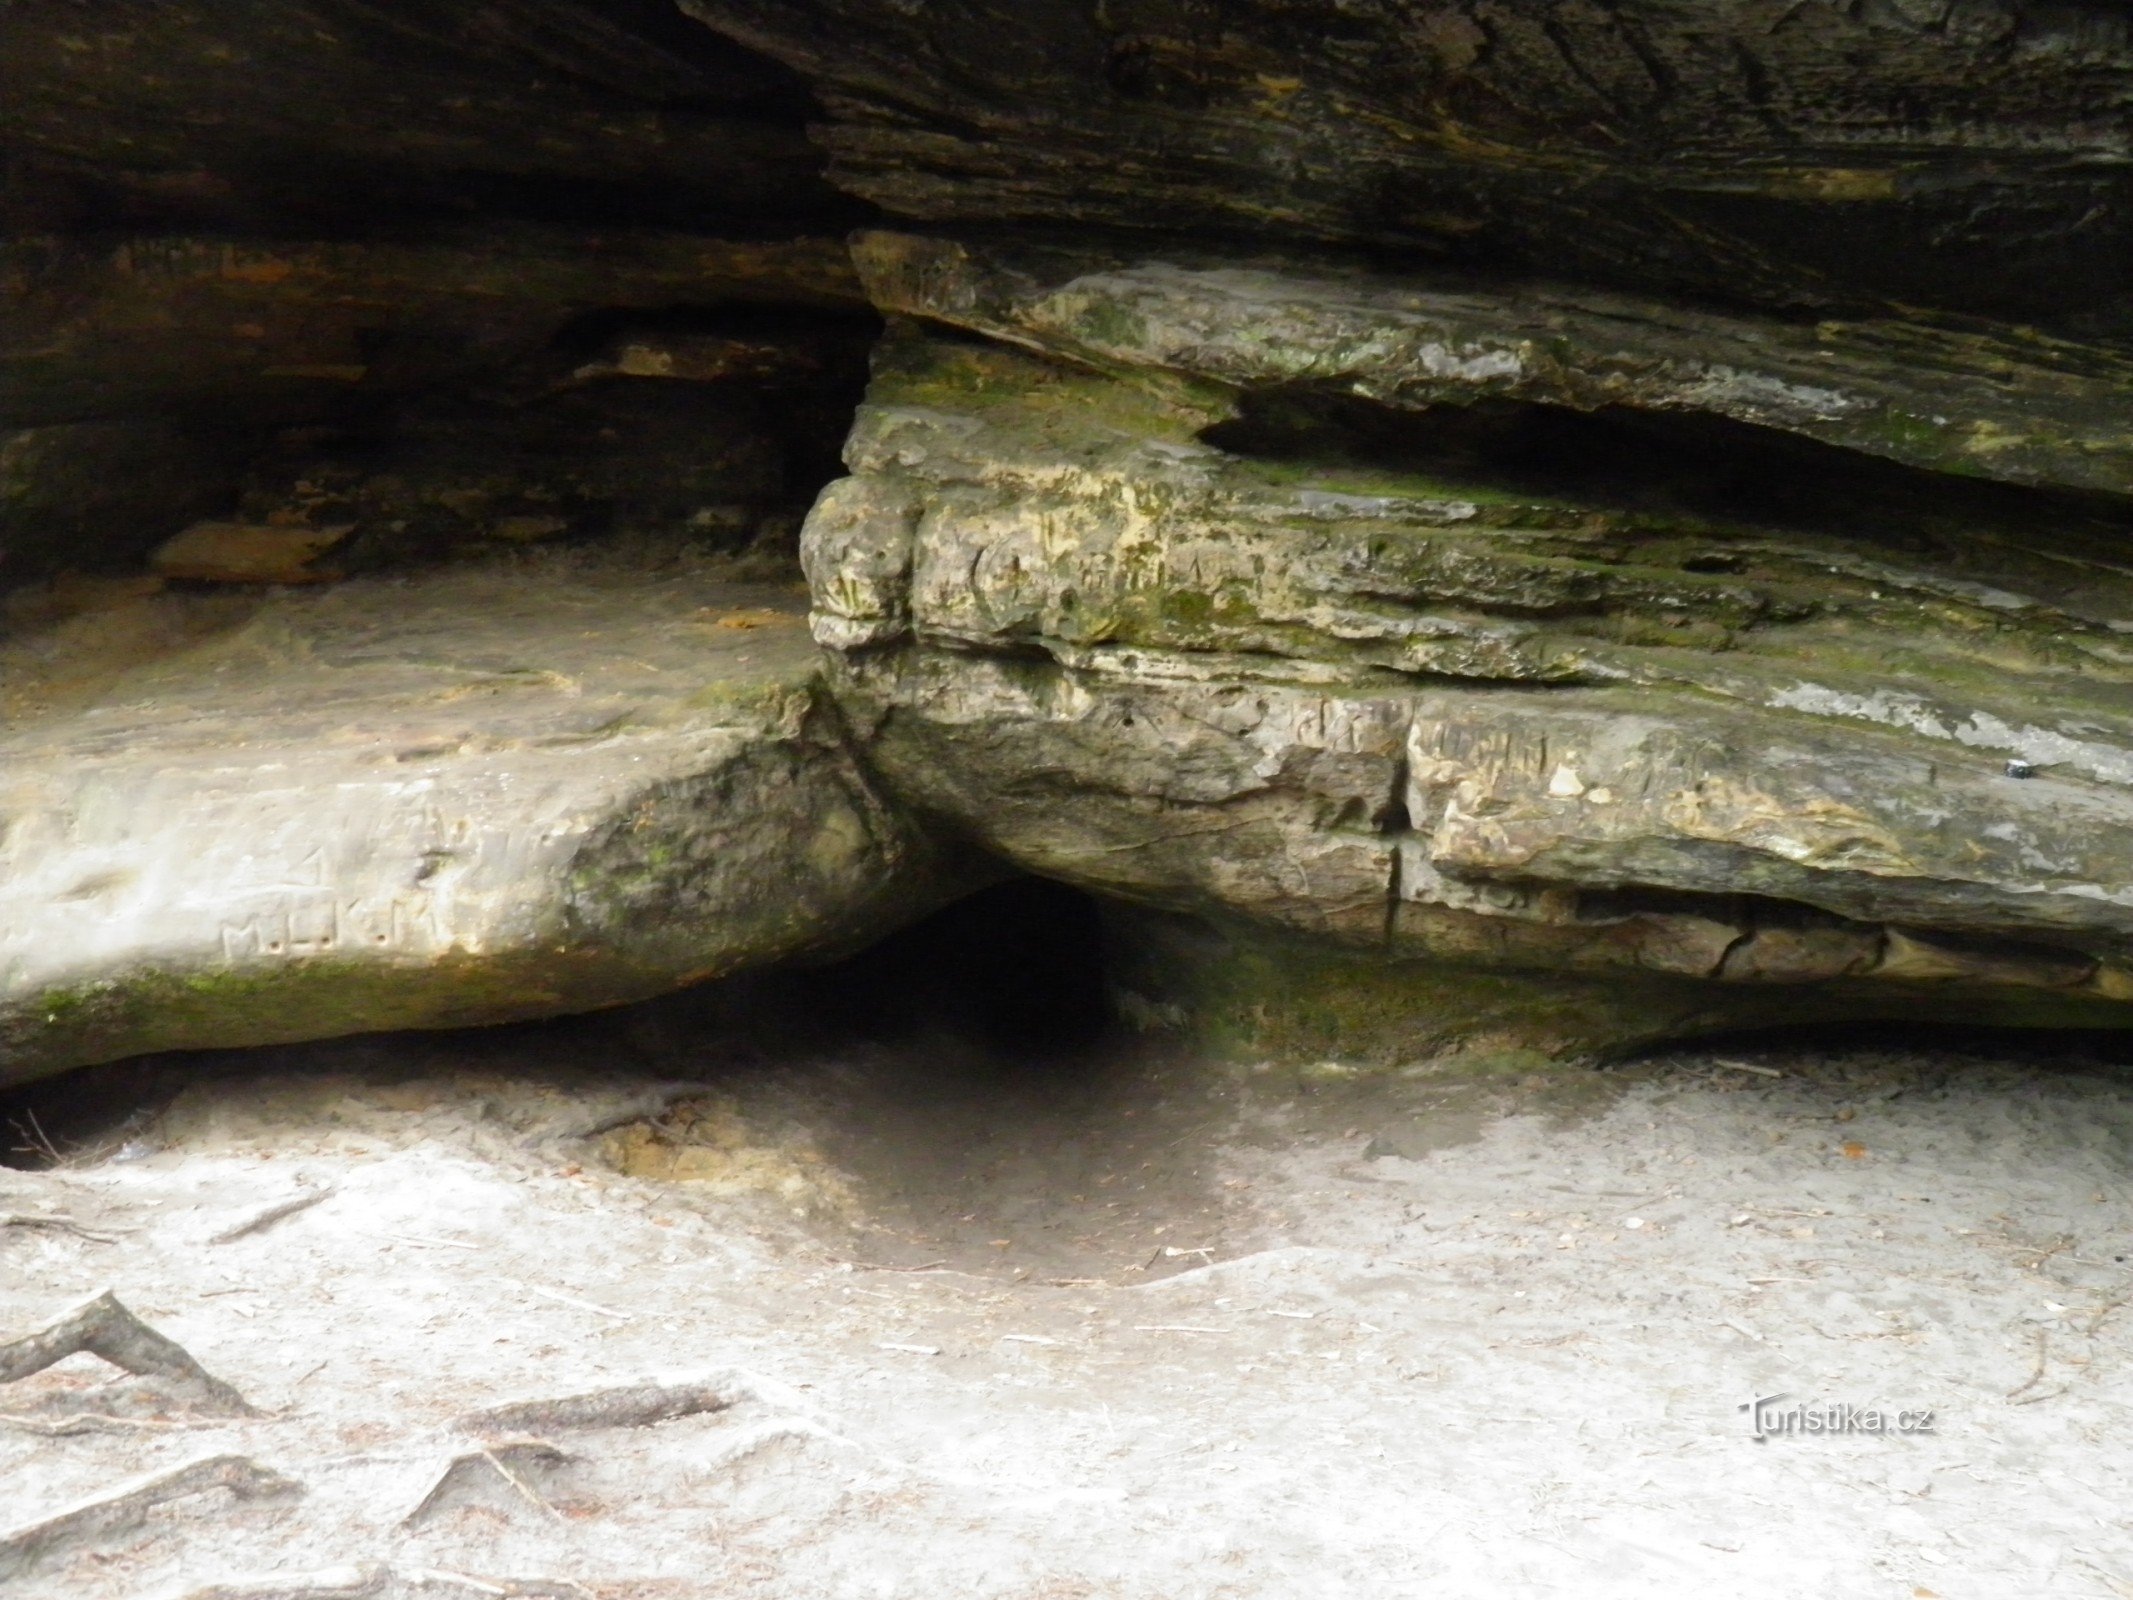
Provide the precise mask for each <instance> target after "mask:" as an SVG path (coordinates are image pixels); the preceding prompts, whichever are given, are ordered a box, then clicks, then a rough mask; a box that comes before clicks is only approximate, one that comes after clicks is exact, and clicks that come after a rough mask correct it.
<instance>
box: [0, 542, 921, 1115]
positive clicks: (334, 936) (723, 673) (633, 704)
mask: <svg viewBox="0 0 2133 1600" xmlns="http://www.w3.org/2000/svg"><path fill="white" fill-rule="evenodd" d="M126 634H132V635H136V636H150V637H148V638H147V641H146V642H145V643H144V644H143V646H142V648H141V651H140V654H141V659H139V660H138V661H136V662H135V663H134V664H132V665H131V666H120V667H118V668H117V669H116V670H114V647H113V641H114V638H115V637H116V636H120V635H126ZM188 634H189V635H190V637H185V638H184V642H183V643H182V644H177V643H174V636H177V637H182V636H184V635H188ZM156 635H160V637H153V636H156ZM41 638H42V640H43V641H44V643H45V644H46V645H47V646H50V645H53V644H55V643H56V644H57V645H58V646H59V648H57V649H48V650H47V651H46V652H43V659H41V660H32V659H27V657H28V656H29V652H27V651H23V650H15V651H10V652H9V654H10V656H11V657H12V659H9V660H7V662H6V666H7V669H8V678H9V693H10V701H11V703H10V705H9V706H8V711H9V719H8V721H9V726H8V730H7V732H6V734H5V736H4V737H0V816H4V817H5V818H6V819H7V821H6V828H5V831H4V833H0V1063H4V1064H0V1082H6V1081H11V1080H13V1079H17V1078H20V1077H24V1076H27V1075H30V1074H34V1073H37V1072H39V1071H43V1070H49V1069H50V1068H52V1067H55V1066H66V1065H72V1064H75V1063H77V1062H81V1061H85V1060H99V1059H109V1058H111V1057H115V1056H120V1055H127V1054H133V1053H137V1052H140V1051H146V1050H162V1049H170V1048H174V1047H183V1046H198V1045H214V1044H237V1043H262V1042H271V1041H279V1040H288V1039H298V1038H308V1037H316V1036H318V1035H320V1034H327V1033H334V1032H349V1031H356V1030H360V1029H368V1028H382V1027H417V1026H437V1025H440V1024H446V1023H455V1022H486V1021H496V1020H501V1019H504V1018H510V1017H524V1016H540V1015H548V1014H552V1013H554V1012H557V1011H564V1010H571V1009H583V1008H585V1007H587V1006H592V1005H603V1004H610V1003H613V1002H616V1001H619V1000H625V999H631V998H641V997H644V996H648V995H652V994H657V993H660V992H663V991H664V990H666V989H669V988H673V987H675V986H677V985H680V984H683V983H688V982H693V981H698V980H701V979H704V978H708V977H715V976H718V975H721V974H723V973H725V972H728V971H732V970H736V969H739V968H741V967H745V966H749V965H753V964H757V963H761V962H764V961H769V960H775V959H778V958H781V957H790V956H794V955H798V954H805V953H809V952H817V953H819V952H821V951H822V950H823V949H824V948H825V947H829V946H833V945H835V944H837V943H838V942H840V941H841V942H845V943H851V942H854V941H860V940H863V939H865V938H866V937H868V936H869V935H870V934H872V933H876V932H880V931H886V930H887V929H888V928H889V927H892V926H894V925H895V923H896V921H897V920H899V919H901V918H903V917H906V916H909V915H911V914H913V913H914V912H915V911H917V910H920V909H923V908H924V907H925V905H927V904H928V903H930V899H929V897H937V896H938V895H939V894H940V893H942V892H943V889H944V887H945V885H946V883H947V881H948V880H947V879H946V877H945V875H944V874H943V872H942V871H941V867H940V862H939V860H938V857H937V854H936V852H935V851H934V850H933V849H932V847H931V846H930V845H929V843H928V842H927V841H926V839H925V838H924V837H923V836H922V835H921V834H920V833H919V832H918V831H917V830H916V829H915V828H913V827H912V826H911V825H910V824H909V823H908V822H906V821H905V820H903V818H902V817H901V816H900V815H899V814H898V813H897V812H896V811H895V810H894V809H893V808H891V807H890V806H888V805H886V804H885V803H884V802H883V800H882V799H881V798H880V796H879V795H878V793H877V792H876V790H875V788H874V786H873V784H872V783H871V781H870V780H869V779H868V778H867V776H866V775H865V774H864V772H863V771H862V770H861V769H860V767H859V765H858V763H857V761H856V760H855V758H854V753H853V751H852V750H851V748H850V747H849V745H848V743H847V741H846V739H845V737H844V733H843V726H842V723H841V720H840V718H839V716H838V713H837V711H836V709H835V708H834V707H833V706H831V705H830V704H829V703H828V702H827V700H826V698H825V697H824V696H823V694H822V692H821V685H820V679H819V669H818V664H817V660H816V654H815V651H814V649H813V648H812V646H811V645H810V643H809V641H808V639H807V634H806V629H805V625H804V620H803V613H802V608H801V605H800V602H799V601H798V599H797V598H796V597H795V596H794V595H793V593H792V592H791V590H790V588H789V587H766V586H760V585H757V586H747V585H734V584H730V583H720V582H717V581H715V580H707V579H705V578H703V577H701V576H693V577H692V576H691V575H690V574H688V573H687V572H685V571H684V572H678V573H668V574H664V575H659V574H649V573H645V572H643V571H640V570H633V569H632V568H630V567H628V566H622V567H619V568H618V567H615V566H612V565H606V564H601V563H598V562H592V561H576V562H573V561H567V560H559V559H555V558H541V559H527V560H521V561H517V562H506V563H503V564H500V565H498V564H490V565H484V566H478V567H473V568H455V569H452V570H450V571H446V572H442V573H436V574H432V575H429V576H427V577H423V578H418V579H412V580H408V579H402V580H392V579H372V580H358V581H352V582H349V583H347V584H344V585H341V586H339V587H337V588H334V589H330V590H324V591H311V592H300V591H287V592H284V593H282V594H279V595H274V596H270V597H258V596H255V597H250V598H241V599H223V600H219V601H217V600H209V601H206V602H204V603H203V602H201V601H199V600H195V599H191V598H189V597H186V596H183V595H179V594H173V593H168V592H165V593H160V594H145V595H144V594H139V593H133V594H120V595H119V596H117V597H115V599H114V600H112V601H107V603H106V604H104V605H102V606H99V607H97V608H95V609H92V610H90V611H87V612H85V613H83V614H82V615H79V616H77V617H75V618H73V619H72V620H71V623H70V624H69V625H68V626H67V627H66V628H65V629H64V630H59V631H58V632H57V637H55V632H54V631H47V632H45V633H44V634H42V635H41ZM85 670H86V672H87V673H90V674H93V675H91V676H84V672H85ZM25 700H29V701H31V702H32V703H31V704H24V703H23V702H24V701H25Z"/></svg>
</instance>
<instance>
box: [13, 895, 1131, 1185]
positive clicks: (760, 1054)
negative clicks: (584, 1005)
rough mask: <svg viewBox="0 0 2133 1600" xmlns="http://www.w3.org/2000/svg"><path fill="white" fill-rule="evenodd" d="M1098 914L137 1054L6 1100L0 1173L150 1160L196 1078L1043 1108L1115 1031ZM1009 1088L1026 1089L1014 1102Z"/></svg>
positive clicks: (944, 926) (1084, 907)
mask: <svg viewBox="0 0 2133 1600" xmlns="http://www.w3.org/2000/svg"><path fill="white" fill-rule="evenodd" d="M1104 937H1105V935H1104V921H1103V914H1102V910H1101V908H1100V907H1099V906H1098V904H1097V902H1096V901H1095V900H1093V899H1092V898H1090V897H1089V896H1088V895H1085V894H1083V893H1081V892H1080V891H1078V890H1075V889H1071V888H1068V887H1067V886H1065V885H1063V884H1058V883H1053V882H1049V881H1047V880H1045V879H1040V878H1022V877H1017V878H1010V879H1008V880H1007V881H1005V882H1002V883H996V884H994V885H992V886H990V887H988V888H985V889H981V890H979V891H978V892H976V893H975V894H972V895H969V896H967V897H966V898H963V899H960V900H957V901H954V902H953V903H951V904H949V905H946V906H944V907H942V908H941V909H939V910H937V911H935V912H933V913H931V914H930V915H928V916H926V917H924V918H922V919H920V920H919V921H917V922H914V923H912V924H910V925H909V926H907V927H905V928H903V929H901V930H899V931H897V932H895V933H893V934H890V935H889V936H888V937H887V938H885V939H883V940H881V941H879V942H878V943H876V944H873V945H871V946H869V947H867V948H865V949H863V950H860V951H858V952H857V953H855V954H852V955H849V956H846V957H843V958H842V959H839V960H835V961H831V962H827V963H824V964H822V965H818V966H801V967H789V968H782V969H776V970H771V971H766V972H759V973H748V974H743V975H741V976H738V977H735V978H731V979H725V980H721V981H718V982H714V983H709V984H703V985H699V986H698V987H696V988H694V989H690V990H684V991H681V992H679V993H677V994H674V995H669V996H665V997H662V998H660V999H655V1000H650V1001H645V1002H643V1003H641V1004H639V1005H634V1006H624V1007H620V1008H617V1009H615V1010H611V1011H602V1012H593V1013H586V1014H580V1015H574V1016H564V1017H556V1018H550V1019H547V1020H544V1021H538V1022H525V1023H511V1024H504V1025H500V1026H495V1027H486V1028H468V1029H454V1030H449V1031H434V1032H410V1033H399V1034H367V1035H358V1036H355V1037H352V1038H345V1039H327V1040H319V1041H315V1042H309V1043H301V1044H292V1045H268V1046H259V1047H255V1048H251V1049H232V1050H201V1051H182V1052H171V1053H167V1054H162V1055H155V1056H143V1057H138V1058H135V1059H131V1060H127V1061H119V1062H112V1063H109V1064H106V1065H103V1066H95V1067H85V1068H82V1069H80V1070H78V1071H74V1072H70V1073H64V1074H61V1075H59V1076H57V1077H53V1078H47V1079H42V1080H39V1081H37V1082H34V1083H29V1084H24V1085H21V1086H19V1087H17V1088H15V1089H13V1090H11V1091H8V1092H7V1093H5V1094H4V1095H0V1166H7V1167H15V1168H24V1169H42V1168H48V1167H53V1166H58V1165H67V1164H72V1163H77V1162H88V1161H96V1160H102V1159H109V1158H111V1157H114V1156H124V1155H126V1154H128V1153H129V1152H130V1151H132V1150H135V1149H138V1148H145V1145H144V1143H143V1141H144V1140H145V1139H147V1138H148V1137H149V1135H148V1130H149V1129H150V1128H151V1126H152V1124H153V1123H154V1121H155V1118H156V1116H157V1115H158V1114H159V1112H160V1111H161V1110H162V1109H163V1108H164V1107H166V1106H168V1105H169V1104H170V1103H171V1102H172V1101H173V1099H175V1097H176V1096H178V1095H179V1094H180V1093H182V1092H183V1090H184V1089H185V1087H186V1086H187V1085H188V1084H191V1083H194V1082H198V1081H200V1080H201V1079H202V1078H229V1077H245V1076H249V1075H252V1074H255V1073H259V1072H261V1071H271V1072H275V1073H291V1074H295V1075H299V1076H301V1075H304V1074H321V1075H332V1074H341V1073H351V1072H352V1073H353V1074H355V1075H356V1076H358V1077H360V1078H363V1079H365V1080H367V1081H372V1082H378V1081H390V1080H393V1079H395V1078H399V1077H406V1076H410V1075H421V1074H426V1073H432V1072H435V1071H437V1070H439V1069H440V1068H445V1069H447V1070H449V1064H450V1063H455V1062H456V1063H460V1064H462V1065H463V1066H464V1067H465V1068H466V1069H467V1070H469V1071H471V1072H475V1073H492V1072H497V1073H510V1072H512V1071H515V1070H519V1069H520V1068H521V1067H523V1068H524V1069H525V1070H528V1071H531V1072H533V1073H535V1074H540V1073H546V1072H551V1071H557V1072H563V1073H565V1074H566V1075H568V1074H572V1073H576V1074H582V1073H584V1072H586V1071H587V1070H588V1069H591V1070H592V1071H594V1072H597V1071H599V1070H602V1069H612V1070H615V1071H619V1072H625V1073H638V1074H642V1073H645V1072H647V1071H651V1072H657V1073H663V1074H666V1075H668V1076H670V1077H674V1078H698V1077H700V1078H703V1079H705V1080H706V1081H717V1080H719V1079H721V1078H722V1077H724V1076H726V1075H728V1074H732V1073H735V1072H742V1073H745V1072H749V1071H752V1070H756V1069H759V1068H766V1067H769V1068H778V1067H783V1066H787V1065H790V1064H792V1063H795V1062H800V1061H809V1060H824V1061H826V1060H840V1061H847V1060H864V1061H866V1062H868V1063H869V1064H870V1070H872V1071H874V1072H875V1073H876V1074H877V1075H879V1076H881V1077H883V1079H884V1081H886V1082H893V1083H895V1084H898V1085H901V1086H903V1088H905V1089H908V1090H911V1091H914V1092H919V1093H921V1094H923V1093H926V1092H929V1091H928V1090H927V1087H926V1086H927V1085H928V1083H929V1082H931V1083H935V1084H939V1083H949V1084H952V1085H953V1086H954V1090H955V1093H957V1094H958V1095H984V1094H988V1093H991V1092H993V1091H994V1090H996V1089H997V1090H998V1091H1000V1092H1002V1093H1013V1092H1024V1091H1034V1092H1037V1093H1039V1094H1043V1095H1050V1094H1052V1093H1053V1092H1054V1091H1057V1090H1060V1089H1062V1088H1071V1086H1072V1085H1074V1084H1076V1083H1077V1082H1079V1081H1081V1080H1082V1079H1084V1078H1086V1077H1088V1076H1090V1075H1092V1074H1097V1073H1098V1072H1099V1071H1100V1066H1099V1063H1100V1062H1102V1061H1103V1059H1104V1058H1105V1056H1106V1054H1107V1047H1108V1046H1109V1045H1110V1044H1111V1043H1112V1042H1113V1039H1114V1034H1113V1029H1114V1016H1113V1012H1112V1007H1111V1000H1110V986H1109V979H1108V974H1107V968H1106V961H1105V948H1104ZM1016 1086H1019V1090H1018V1089H1017V1087H1016Z"/></svg>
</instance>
